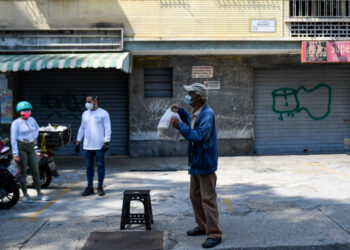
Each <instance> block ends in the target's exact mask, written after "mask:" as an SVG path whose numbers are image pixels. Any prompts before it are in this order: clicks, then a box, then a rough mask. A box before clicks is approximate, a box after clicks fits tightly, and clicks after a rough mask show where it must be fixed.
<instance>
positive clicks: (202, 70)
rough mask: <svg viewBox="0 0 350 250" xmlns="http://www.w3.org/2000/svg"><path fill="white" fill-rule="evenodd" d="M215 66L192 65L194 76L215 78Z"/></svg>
mask: <svg viewBox="0 0 350 250" xmlns="http://www.w3.org/2000/svg"><path fill="white" fill-rule="evenodd" d="M213 72H214V68H213V66H192V78H213Z"/></svg>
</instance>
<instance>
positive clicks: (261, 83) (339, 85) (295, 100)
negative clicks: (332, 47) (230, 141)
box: [254, 67, 350, 154]
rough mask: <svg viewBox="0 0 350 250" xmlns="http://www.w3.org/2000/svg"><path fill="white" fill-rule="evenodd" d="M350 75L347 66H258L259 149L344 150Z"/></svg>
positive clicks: (349, 119)
mask: <svg viewBox="0 0 350 250" xmlns="http://www.w3.org/2000/svg"><path fill="white" fill-rule="evenodd" d="M349 79H350V69H347V68H345V67H344V68H334V67H307V68H294V69H292V68H290V69H269V70H255V100H254V101H255V150H256V152H257V153H258V154H278V153H282V154H283V153H287V154H288V153H303V152H304V153H307V152H310V153H332V152H344V138H346V137H350V84H349V83H350V82H349Z"/></svg>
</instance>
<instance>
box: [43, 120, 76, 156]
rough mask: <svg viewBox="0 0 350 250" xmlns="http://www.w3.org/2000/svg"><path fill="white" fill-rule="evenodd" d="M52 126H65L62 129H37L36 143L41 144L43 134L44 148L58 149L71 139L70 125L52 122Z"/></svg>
mask: <svg viewBox="0 0 350 250" xmlns="http://www.w3.org/2000/svg"><path fill="white" fill-rule="evenodd" d="M52 126H54V127H56V126H57V127H58V126H66V127H67V129H66V130H64V131H39V136H38V145H39V146H41V144H42V140H43V136H44V135H45V147H46V149H51V150H53V149H59V148H61V147H63V146H65V145H67V144H69V143H70V142H71V141H72V126H71V125H67V124H52Z"/></svg>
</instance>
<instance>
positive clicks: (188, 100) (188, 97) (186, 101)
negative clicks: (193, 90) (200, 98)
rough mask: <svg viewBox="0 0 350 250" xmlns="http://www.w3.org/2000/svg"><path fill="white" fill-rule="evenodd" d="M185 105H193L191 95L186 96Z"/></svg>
mask: <svg viewBox="0 0 350 250" xmlns="http://www.w3.org/2000/svg"><path fill="white" fill-rule="evenodd" d="M185 103H187V104H191V103H192V97H191V96H190V95H186V96H185Z"/></svg>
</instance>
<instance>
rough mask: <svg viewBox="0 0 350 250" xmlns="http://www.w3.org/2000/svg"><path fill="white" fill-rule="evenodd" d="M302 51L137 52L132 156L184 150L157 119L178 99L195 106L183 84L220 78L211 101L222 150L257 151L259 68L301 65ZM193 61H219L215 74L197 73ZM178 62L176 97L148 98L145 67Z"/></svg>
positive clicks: (132, 80)
mask: <svg viewBox="0 0 350 250" xmlns="http://www.w3.org/2000/svg"><path fill="white" fill-rule="evenodd" d="M299 64H300V63H299V56H289V55H283V56H282V55H281V56H170V57H134V65H133V67H134V71H133V73H132V74H131V75H130V89H129V95H130V107H129V109H130V146H129V147H130V150H129V151H130V156H131V157H139V156H174V155H184V154H185V150H186V142H185V141H184V140H181V141H180V142H171V141H165V140H162V139H161V138H159V137H158V135H157V125H158V122H159V119H160V118H161V116H162V114H163V113H164V111H165V110H166V109H167V108H168V107H169V106H170V104H172V103H176V104H179V105H181V106H183V107H184V108H185V109H186V110H187V111H190V110H191V108H190V106H189V105H187V104H185V103H184V101H183V99H184V96H185V94H186V92H185V91H184V90H183V85H185V84H191V83H193V82H202V83H203V82H204V81H206V80H211V81H214V80H215V81H220V83H221V86H220V89H219V90H209V101H208V104H209V105H210V106H211V107H212V108H213V110H214V112H215V115H216V122H217V133H218V139H219V154H220V155H237V154H252V153H253V151H254V103H253V100H254V68H272V67H280V66H288V65H289V66H293V65H299ZM192 66H213V69H214V75H213V78H211V79H193V78H192V74H191V70H192ZM145 67H151V68H152V67H172V68H173V97H172V98H170V97H168V98H145V97H144V84H143V74H144V71H143V69H144V68H145Z"/></svg>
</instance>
